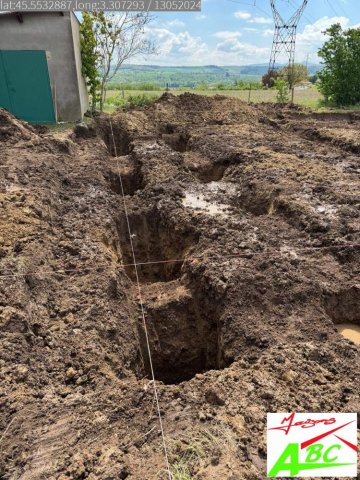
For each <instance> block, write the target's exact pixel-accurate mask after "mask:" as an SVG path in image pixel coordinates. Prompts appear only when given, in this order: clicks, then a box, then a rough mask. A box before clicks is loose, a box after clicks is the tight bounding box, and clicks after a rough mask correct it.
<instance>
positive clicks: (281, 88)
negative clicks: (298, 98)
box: [275, 78, 289, 104]
mask: <svg viewBox="0 0 360 480" xmlns="http://www.w3.org/2000/svg"><path fill="white" fill-rule="evenodd" d="M275 88H276V90H277V94H276V101H277V103H281V104H284V103H288V102H289V84H288V83H287V82H286V81H285V80H283V79H282V78H277V79H276V80H275Z"/></svg>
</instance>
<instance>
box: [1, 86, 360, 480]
mask: <svg viewBox="0 0 360 480" xmlns="http://www.w3.org/2000/svg"><path fill="white" fill-rule="evenodd" d="M2 115H5V117H6V119H7V120H6V121H7V124H9V125H10V126H9V128H13V133H12V134H9V135H8V136H7V137H6V138H7V140H6V141H4V142H2V153H3V155H2V158H1V160H2V165H1V167H4V168H0V207H1V215H0V334H1V335H0V337H1V339H0V368H1V378H0V431H1V435H0V436H1V455H0V478H3V479H6V480H12V479H21V480H27V479H41V478H49V479H53V480H81V479H85V478H87V479H89V480H97V479H99V480H109V479H119V478H120V479H125V478H128V479H132V480H142V479H147V480H165V479H166V478H168V477H167V474H166V470H165V467H164V453H163V446H162V439H161V432H160V428H159V419H158V415H157V409H156V402H155V401H154V389H153V382H152V375H151V365H150V358H149V354H148V345H149V346H150V351H151V357H152V363H153V367H154V372H155V377H156V379H157V382H156V385H157V392H158V400H159V405H160V413H161V416H162V422H163V426H164V431H165V440H166V445H167V449H168V454H169V461H170V469H171V472H172V474H173V477H174V479H178V478H187V479H190V478H191V479H194V480H205V479H207V480H208V479H209V480H218V479H224V480H225V479H226V480H255V479H256V480H257V479H265V478H266V438H265V430H266V413H267V412H276V411H278V412H291V411H306V412H316V411H320V412H334V411H338V412H342V411H343V412H349V411H358V410H359V398H360V396H359V394H360V389H359V388H360V387H359V382H358V378H359V374H360V371H359V366H360V362H359V356H360V346H359V345H358V344H357V343H356V342H355V341H351V338H356V337H351V338H350V337H349V338H350V340H349V339H347V338H345V335H344V336H342V335H341V334H340V333H339V332H341V330H340V327H341V326H343V325H346V329H347V330H348V329H349V328H351V325H355V326H356V327H357V328H358V325H359V316H358V311H359V285H358V283H359V282H358V271H359V262H360V248H359V244H360V234H359V232H360V213H359V208H358V206H359V203H360V198H359V175H358V173H359V154H358V153H357V152H356V151H355V149H351V150H350V149H349V148H348V145H345V143H344V141H345V140H346V139H347V141H348V142H350V141H352V142H355V141H356V138H358V135H359V124H358V122H357V121H355V120H354V119H351V118H349V117H337V118H334V119H333V120H332V121H331V124H328V123H326V124H325V123H324V119H322V118H321V119H319V120H317V119H316V118H315V117H314V115H313V114H309V115H307V113H306V111H303V110H301V111H297V110H294V109H290V108H284V109H281V108H279V107H276V108H275V107H274V106H269V105H267V106H263V105H260V106H251V105H250V106H249V105H247V104H245V103H243V102H240V101H237V100H234V99H231V98H227V97H214V98H210V97H205V96H196V95H192V94H184V95H180V96H173V95H169V94H166V95H164V96H163V97H162V98H161V99H160V100H159V101H158V102H156V103H155V104H154V105H151V106H149V107H146V108H141V109H133V110H128V111H122V112H118V113H116V114H115V115H113V116H103V117H101V118H99V119H97V121H96V124H94V126H91V127H81V128H77V129H76V131H75V133H74V132H72V131H68V132H66V131H65V132H64V131H62V132H58V133H57V134H54V135H51V134H46V133H44V134H40V133H39V134H38V135H37V136H36V138H35V140H33V135H35V133H34V132H33V131H32V129H31V127H28V126H27V125H26V124H23V123H22V122H18V121H17V120H15V119H13V118H12V117H11V116H8V114H6V112H2ZM324 128H326V129H327V130H328V131H327V137H328V139H327V138H325V135H323V136H321V137H320V136H318V135H313V136H310V135H308V133H307V132H309V131H310V130H312V131H314V130H315V129H318V130H319V131H322V129H324ZM9 131H10V130H9ZM24 135H25V136H24ZM26 135H30V141H23V140H24V139H25V138H27V137H26ZM96 135H97V136H96ZM336 138H338V139H340V138H341V139H342V141H341V142H340V141H339V142H336V141H333V140H334V139H336ZM114 144H115V147H114ZM122 192H124V194H125V197H124V198H123V195H122ZM129 229H130V231H129ZM134 255H135V262H136V267H137V270H135V265H134ZM137 280H139V286H138V284H137V283H138V282H137ZM143 313H144V316H145V323H144V318H143V315H142V314H143ZM145 325H146V330H145ZM338 330H339V331H338ZM146 333H147V335H146Z"/></svg>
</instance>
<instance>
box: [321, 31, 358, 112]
mask: <svg viewBox="0 0 360 480" xmlns="http://www.w3.org/2000/svg"><path fill="white" fill-rule="evenodd" d="M325 34H327V35H328V36H329V39H328V40H327V41H326V42H325V43H324V45H323V46H322V48H320V50H319V56H320V57H321V58H322V60H323V61H322V63H323V65H324V67H323V69H322V70H321V71H320V72H319V73H318V76H319V89H320V91H321V93H322V94H323V95H324V97H325V100H326V101H328V102H331V103H334V104H335V105H355V104H357V103H359V102H360V28H350V29H349V30H345V31H344V30H343V29H342V27H341V25H340V24H339V23H337V24H334V25H332V26H331V27H330V28H328V29H327V30H326V31H325Z"/></svg>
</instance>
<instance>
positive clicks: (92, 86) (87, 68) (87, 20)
mask: <svg viewBox="0 0 360 480" xmlns="http://www.w3.org/2000/svg"><path fill="white" fill-rule="evenodd" d="M80 43H81V61H82V75H83V77H85V78H86V83H87V86H88V87H89V94H90V98H91V111H92V113H94V112H95V109H96V102H97V90H98V88H99V86H100V81H99V72H98V71H97V59H98V54H97V52H96V38H95V33H94V18H93V16H92V15H91V14H89V13H87V12H84V13H83V21H82V23H81V25H80Z"/></svg>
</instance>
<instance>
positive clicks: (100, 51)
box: [93, 12, 156, 111]
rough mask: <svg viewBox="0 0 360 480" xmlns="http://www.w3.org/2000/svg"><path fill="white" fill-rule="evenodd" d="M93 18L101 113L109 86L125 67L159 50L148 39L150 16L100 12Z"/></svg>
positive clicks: (146, 14) (145, 14)
mask: <svg viewBox="0 0 360 480" xmlns="http://www.w3.org/2000/svg"><path fill="white" fill-rule="evenodd" d="M93 15H94V18H95V21H94V34H95V38H96V54H97V69H98V72H99V75H100V111H102V110H103V105H104V101H105V98H106V89H107V84H108V82H110V81H111V80H112V79H113V77H114V76H115V75H116V74H117V72H118V71H119V69H120V67H121V66H122V64H123V63H124V62H125V61H126V60H129V59H130V58H132V57H134V56H136V55H145V54H151V53H155V52H156V49H155V47H154V45H153V43H152V42H151V41H150V40H148V39H147V38H146V37H145V27H146V25H147V24H148V23H149V22H150V21H151V20H152V17H151V16H150V15H149V14H148V13H143V12H140V13H131V12H125V13H118V12H116V13H114V12H98V13H94V14H93Z"/></svg>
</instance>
